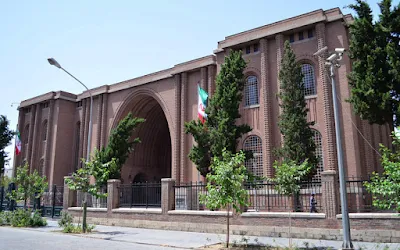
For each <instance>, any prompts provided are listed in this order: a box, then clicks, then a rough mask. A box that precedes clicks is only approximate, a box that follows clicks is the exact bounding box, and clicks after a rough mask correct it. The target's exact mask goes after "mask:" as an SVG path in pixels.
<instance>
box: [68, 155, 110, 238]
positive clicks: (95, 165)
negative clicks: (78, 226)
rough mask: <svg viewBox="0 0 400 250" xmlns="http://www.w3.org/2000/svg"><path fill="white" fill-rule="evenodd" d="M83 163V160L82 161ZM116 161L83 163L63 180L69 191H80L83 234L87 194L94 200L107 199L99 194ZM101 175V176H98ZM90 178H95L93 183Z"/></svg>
mask: <svg viewBox="0 0 400 250" xmlns="http://www.w3.org/2000/svg"><path fill="white" fill-rule="evenodd" d="M82 161H83V162H84V159H82ZM116 165H117V161H116V160H115V159H111V161H110V162H108V163H104V164H103V163H100V162H99V161H98V160H96V159H95V160H92V161H89V162H84V164H83V166H82V168H79V169H78V170H76V172H74V173H73V174H72V176H71V178H68V179H66V180H65V182H66V184H67V185H68V186H69V188H70V189H71V190H75V191H80V192H82V193H83V195H84V198H83V216H82V217H83V219H82V231H83V232H84V233H85V232H86V229H87V223H86V214H87V194H88V193H89V194H91V195H92V196H94V197H96V198H101V197H107V194H106V193H102V192H101V188H102V185H103V183H104V182H107V180H108V177H109V174H110V173H109V171H108V170H109V169H115V168H116ZM99 173H101V175H100V174H99ZM90 176H97V178H96V180H95V182H94V183H90Z"/></svg>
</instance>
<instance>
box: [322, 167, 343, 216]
mask: <svg viewBox="0 0 400 250" xmlns="http://www.w3.org/2000/svg"><path fill="white" fill-rule="evenodd" d="M321 184H322V206H323V210H324V212H325V214H326V218H330V219H332V218H336V214H338V211H339V203H338V200H339V199H338V195H339V186H338V184H339V183H338V175H337V173H336V171H334V170H327V171H324V172H322V173H321Z"/></svg>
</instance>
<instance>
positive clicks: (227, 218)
mask: <svg viewBox="0 0 400 250" xmlns="http://www.w3.org/2000/svg"><path fill="white" fill-rule="evenodd" d="M226 248H229V205H228V206H227V209H226Z"/></svg>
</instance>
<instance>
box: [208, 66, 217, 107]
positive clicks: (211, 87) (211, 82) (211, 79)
mask: <svg viewBox="0 0 400 250" xmlns="http://www.w3.org/2000/svg"><path fill="white" fill-rule="evenodd" d="M207 84H208V99H211V96H212V95H213V94H214V91H215V66H214V65H209V66H208V82H207Z"/></svg>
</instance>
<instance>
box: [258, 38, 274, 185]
mask: <svg viewBox="0 0 400 250" xmlns="http://www.w3.org/2000/svg"><path fill="white" fill-rule="evenodd" d="M260 51H261V89H262V97H263V99H262V103H263V105H262V110H263V118H264V119H263V121H264V124H263V125H264V127H263V132H264V138H263V140H262V142H263V143H262V148H263V161H264V171H263V172H264V175H266V176H268V177H272V174H273V171H272V141H273V137H272V116H271V88H270V84H269V81H268V41H267V39H265V38H263V39H261V40H260Z"/></svg>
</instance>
